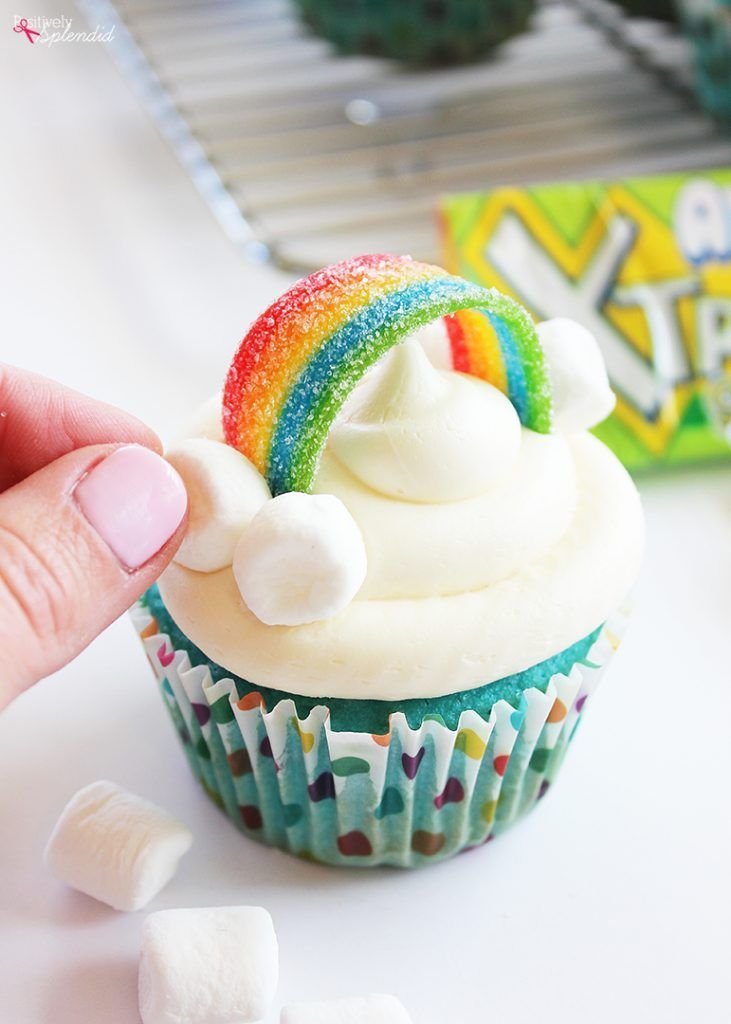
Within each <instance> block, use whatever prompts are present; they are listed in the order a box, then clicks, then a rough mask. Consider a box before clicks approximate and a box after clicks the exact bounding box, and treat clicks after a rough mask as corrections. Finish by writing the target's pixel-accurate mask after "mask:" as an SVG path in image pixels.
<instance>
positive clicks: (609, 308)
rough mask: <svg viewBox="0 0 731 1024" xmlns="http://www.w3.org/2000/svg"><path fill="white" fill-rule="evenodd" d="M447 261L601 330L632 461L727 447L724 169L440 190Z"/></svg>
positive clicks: (721, 451)
mask: <svg viewBox="0 0 731 1024" xmlns="http://www.w3.org/2000/svg"><path fill="white" fill-rule="evenodd" d="M440 215H441V225H442V228H443V238H444V253H445V256H444V261H445V265H446V266H447V267H448V268H449V269H450V270H451V271H453V272H454V273H457V274H461V275H462V276H464V277H467V278H469V279H471V280H473V281H476V282H479V283H480V284H484V285H488V286H496V287H497V288H499V289H500V290H501V291H504V292H506V293H508V294H510V295H513V296H514V297H515V298H516V299H518V300H519V301H520V302H521V303H522V304H523V305H524V306H526V307H527V308H528V309H529V310H530V311H531V313H532V314H533V316H534V317H535V318H536V319H537V320H548V319H550V318H552V317H559V316H568V317H571V318H573V319H575V320H578V321H580V322H581V323H582V324H584V326H585V327H587V328H588V329H589V330H590V331H591V332H592V333H593V334H594V335H595V337H596V338H597V341H598V342H599V345H600V346H601V349H602V352H603V354H604V358H605V360H606V363H607V369H608V371H609V376H610V380H611V383H612V387H613V388H614V391H615V393H616V395H617V405H616V408H615V411H614V412H613V413H612V415H611V416H610V417H609V418H608V419H607V420H606V421H605V422H604V423H602V424H600V425H599V427H597V428H596V430H595V433H596V434H597V435H598V436H599V437H600V438H601V440H602V441H604V442H605V443H606V444H607V445H608V446H609V447H610V448H612V449H613V451H614V452H616V454H617V455H618V456H619V458H620V459H621V460H622V461H623V462H624V463H625V465H626V466H628V467H629V468H630V469H632V470H636V469H643V468H649V467H653V466H660V465H672V464H680V463H691V462H697V461H700V460H709V459H719V458H724V457H728V455H729V453H731V443H730V441H731V432H730V428H731V168H723V169H716V170H709V171H704V172H694V173H692V174H674V175H665V176H662V177H644V178H631V179H623V180H619V181H611V182H599V181H597V182H582V183H575V182H564V183H560V184H548V185H537V186H533V187H525V188H523V187H520V188H519V187H515V188H513V187H503V188H496V189H493V190H490V191H487V192H478V193H468V194H460V195H454V196H449V197H447V198H445V199H444V200H443V202H442V204H441V208H440Z"/></svg>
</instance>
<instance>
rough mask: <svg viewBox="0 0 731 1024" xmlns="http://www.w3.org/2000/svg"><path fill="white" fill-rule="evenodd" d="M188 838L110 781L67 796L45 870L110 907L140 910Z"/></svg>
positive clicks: (172, 867) (186, 846)
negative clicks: (68, 798) (70, 796)
mask: <svg viewBox="0 0 731 1024" xmlns="http://www.w3.org/2000/svg"><path fill="white" fill-rule="evenodd" d="M192 842H193V836H192V835H191V834H190V832H189V831H188V829H187V828H185V826H184V825H181V824H180V822H179V821H177V820H176V819H175V818H173V817H172V815H170V814H168V813H167V811H163V810H162V809H161V808H160V807H156V806H155V804H153V803H150V802H149V801H148V800H143V799H142V797H139V796H135V795H134V794H133V793H128V792H127V791H126V790H124V789H121V788H120V787H119V786H115V784H114V783H113V782H103V781H102V782H92V783H91V785H89V786H85V787H84V789H81V790H79V792H78V793H76V795H75V796H73V797H72V798H71V800H70V801H69V802H68V804H67V805H66V807H65V808H64V809H63V811H62V812H61V817H60V818H59V819H58V822H57V823H56V827H55V828H54V830H53V832H52V833H51V838H50V839H49V840H48V844H47V846H46V852H45V862H46V866H47V868H48V869H49V871H50V872H51V873H52V874H53V875H55V876H56V878H58V879H60V880H61V881H62V882H66V884H67V885H70V886H71V887H72V888H73V889H78V890H79V891H80V892H84V893H87V895H89V896H93V897H94V898H95V899H97V900H101V901H102V903H108V904H109V906H110V907H114V909H115V910H139V908H140V907H144V906H145V905H146V904H147V903H149V902H150V900H151V899H152V898H153V896H156V895H157V893H158V892H159V891H160V890H161V889H162V888H163V886H165V885H167V883H168V882H169V881H170V879H171V878H172V877H173V875H174V874H175V871H176V869H177V866H178V861H179V860H180V858H181V857H182V856H183V854H184V853H186V852H187V851H188V850H189V849H190V846H191V843H192Z"/></svg>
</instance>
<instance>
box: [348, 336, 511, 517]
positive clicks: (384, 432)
mask: <svg viewBox="0 0 731 1024" xmlns="http://www.w3.org/2000/svg"><path fill="white" fill-rule="evenodd" d="M520 436H521V431H520V420H519V418H518V415H517V413H516V411H515V409H514V407H513V406H512V404H511V403H510V401H509V399H508V398H506V397H505V395H503V394H502V393H501V392H500V391H498V390H497V388H494V387H493V386H492V385H490V384H488V383H487V382H485V381H482V380H479V379H477V378H476V377H468V376H466V375H464V374H458V373H453V372H442V371H438V370H436V369H435V368H434V367H433V366H432V365H431V363H430V362H429V360H428V358H427V356H426V354H425V353H424V350H423V349H422V347H421V345H419V343H418V342H416V341H414V340H408V341H405V342H403V343H402V344H401V345H399V346H397V347H396V348H395V349H394V351H393V352H392V353H391V354H390V355H389V356H388V357H387V359H386V360H385V361H384V363H383V365H382V366H379V368H378V369H377V370H375V371H374V372H373V374H372V375H371V376H370V377H369V378H367V379H366V380H365V381H364V382H363V384H361V385H360V387H359V388H358V389H357V390H356V391H355V392H354V394H353V396H352V398H351V399H350V401H349V402H348V403H347V405H346V406H345V409H344V413H343V416H342V418H341V420H340V422H338V423H337V424H336V425H335V427H334V428H333V430H332V433H331V435H330V441H329V449H330V451H331V453H332V454H333V455H335V457H336V458H337V459H338V461H339V462H341V463H342V464H343V465H344V466H345V467H346V468H347V469H348V470H350V472H351V473H352V474H353V475H354V476H355V477H357V478H358V479H359V480H360V481H361V482H362V483H365V484H366V485H367V486H368V487H370V488H372V489H373V490H375V491H377V492H379V493H381V494H385V495H388V496H389V497H392V498H397V499H401V500H404V501H412V502H422V503H427V502H428V503H441V502H451V501H461V500H464V499H465V498H471V497H474V496H475V495H476V494H481V493H483V492H484V491H486V490H488V489H489V488H490V487H492V486H493V485H494V484H495V483H496V482H498V481H499V480H500V479H501V478H502V477H503V476H504V475H505V474H506V473H507V471H508V470H509V469H510V467H511V466H512V465H513V463H514V462H515V460H516V458H517V455H518V451H519V448H520Z"/></svg>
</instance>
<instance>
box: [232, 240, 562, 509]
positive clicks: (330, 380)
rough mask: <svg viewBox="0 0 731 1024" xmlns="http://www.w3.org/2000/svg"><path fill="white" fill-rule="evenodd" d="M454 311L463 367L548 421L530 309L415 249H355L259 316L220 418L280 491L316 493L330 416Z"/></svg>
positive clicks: (534, 424) (532, 417)
mask: <svg viewBox="0 0 731 1024" xmlns="http://www.w3.org/2000/svg"><path fill="white" fill-rule="evenodd" d="M440 316H443V317H445V322H446V325H447V330H448V333H449V339H450V344H451V350H452V362H453V366H454V369H455V370H460V371H462V372H464V373H470V374H472V375H474V376H478V377H482V378H483V379H484V380H487V381H489V382H490V383H491V384H494V385H495V386H496V387H498V388H500V390H501V391H503V392H504V393H505V394H506V395H507V396H508V397H509V398H510V400H511V402H512V403H513V404H514V406H515V408H516V410H517V412H518V415H519V416H520V419H521V421H522V423H523V424H524V425H525V426H526V427H529V428H530V429H531V430H536V431H538V432H540V433H548V432H549V431H550V429H551V391H550V384H549V380H548V373H547V370H546V367H545V363H544V359H543V352H542V349H541V346H540V343H539V341H538V337H537V335H536V331H535V326H534V324H533V321H532V320H531V318H530V316H529V315H528V313H527V312H526V311H525V310H524V309H523V307H522V306H520V305H519V304H518V303H517V302H515V301H514V300H513V299H510V298H508V297H507V296H505V295H502V294H501V293H500V292H498V291H496V290H495V289H494V288H490V289H487V288H483V287H481V286H480V285H476V284H471V283H470V282H468V281H465V280H463V279H462V278H460V277H453V276H452V275H451V274H448V273H446V271H444V270H441V269H440V268H439V267H434V266H431V265H430V264H427V263H418V262H417V261H415V260H412V259H411V258H410V257H408V256H384V255H371V256H358V257H356V258H355V259H351V260H346V261H345V262H343V263H338V264H336V265H335V266H332V267H327V268H325V269H324V270H320V271H318V272H317V273H315V274H311V275H310V276H309V277H306V278H304V279H303V280H302V281H299V282H298V283H297V284H295V285H294V287H292V288H291V289H290V290H289V291H288V292H286V293H285V294H284V295H283V296H282V297H281V298H280V299H278V300H277V301H276V302H275V303H273V305H271V306H270V307H269V309H267V310H266V312H264V313H263V314H262V315H261V316H260V317H259V318H258V320H256V321H255V323H254V324H253V326H252V327H251V329H250V330H249V332H248V334H247V335H246V337H245V338H244V340H243V341H242V342H241V345H240V346H239V349H238V351H237V353H236V355H235V356H234V359H233V362H232V363H231V368H230V369H229V372H228V376H227V378H226V384H225V387H224V393H223V426H224V433H225V437H226V440H227V442H228V443H229V444H230V445H232V446H233V447H234V448H238V449H239V451H241V452H243V454H244V455H245V456H246V457H247V458H248V459H249V460H250V461H251V462H252V463H253V464H254V465H255V466H256V467H257V469H258V470H259V471H260V472H261V473H262V475H263V476H265V477H266V478H267V480H268V482H269V486H270V488H271V491H272V493H273V494H281V493H282V492H283V491H309V490H310V489H311V488H312V484H313V481H314V477H315V474H316V472H317V466H318V462H319V458H320V454H321V452H322V449H323V447H324V445H325V441H326V439H327V435H328V432H329V430H330V426H331V424H332V421H333V420H334V418H335V416H336V414H337V412H338V410H339V409H340V407H341V406H342V404H343V402H344V401H345V399H346V398H347V396H348V395H349V394H350V392H351V391H352V390H353V388H354V387H355V385H356V384H357V383H358V381H359V380H360V379H361V377H362V376H363V374H364V373H365V372H366V370H368V369H369V368H370V367H371V366H372V365H373V364H374V363H376V362H377V361H378V360H379V359H380V358H381V356H382V355H383V354H384V353H385V352H386V351H388V349H390V348H392V347H393V346H394V345H396V344H397V343H398V342H399V341H401V340H402V339H403V338H404V337H405V336H406V335H408V334H411V333H412V332H413V331H415V330H416V329H417V328H419V327H422V326H423V325H424V324H426V323H429V322H430V321H432V320H436V319H437V318H438V317H440Z"/></svg>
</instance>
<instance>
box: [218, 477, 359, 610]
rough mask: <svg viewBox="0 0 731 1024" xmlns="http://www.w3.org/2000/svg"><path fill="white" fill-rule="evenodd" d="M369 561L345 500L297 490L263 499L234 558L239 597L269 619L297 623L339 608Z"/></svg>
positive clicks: (354, 590) (353, 592)
mask: <svg viewBox="0 0 731 1024" xmlns="http://www.w3.org/2000/svg"><path fill="white" fill-rule="evenodd" d="M367 567H368V564H367V558H366V550H365V544H364V543H363V537H362V536H361V532H360V530H359V529H358V526H357V525H356V523H355V520H354V519H353V517H352V516H351V515H350V513H349V512H348V510H347V508H346V507H345V505H344V504H343V503H342V501H340V499H339V498H336V497H334V495H332V494H302V493H300V492H298V491H291V492H289V493H287V494H280V495H278V496H277V497H276V498H272V500H271V501H269V502H267V504H266V505H264V506H262V508H261V509H260V510H259V511H258V512H257V514H256V515H255V516H254V518H253V520H252V521H251V524H250V526H249V527H248V529H247V530H246V531H245V532H244V534H243V536H242V538H241V540H240V541H239V543H238V545H237V547H236V551H235V553H234V561H233V571H234V576H235V578H236V583H237V585H238V588H239V591H240V592H241V596H242V597H243V599H244V601H245V602H246V604H247V606H248V607H249V609H250V610H251V611H252V612H253V613H254V615H256V617H257V618H258V619H260V620H261V621H262V622H265V623H266V624H267V625H270V626H298V625H301V624H302V623H305V622H317V621H320V620H322V619H328V618H330V616H332V615H335V614H336V612H339V611H342V609H343V608H345V607H347V605H348V604H350V602H351V601H352V599H353V598H354V597H355V595H356V594H357V593H358V591H359V590H360V588H361V585H362V583H363V580H364V579H365V576H366V570H367Z"/></svg>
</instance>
